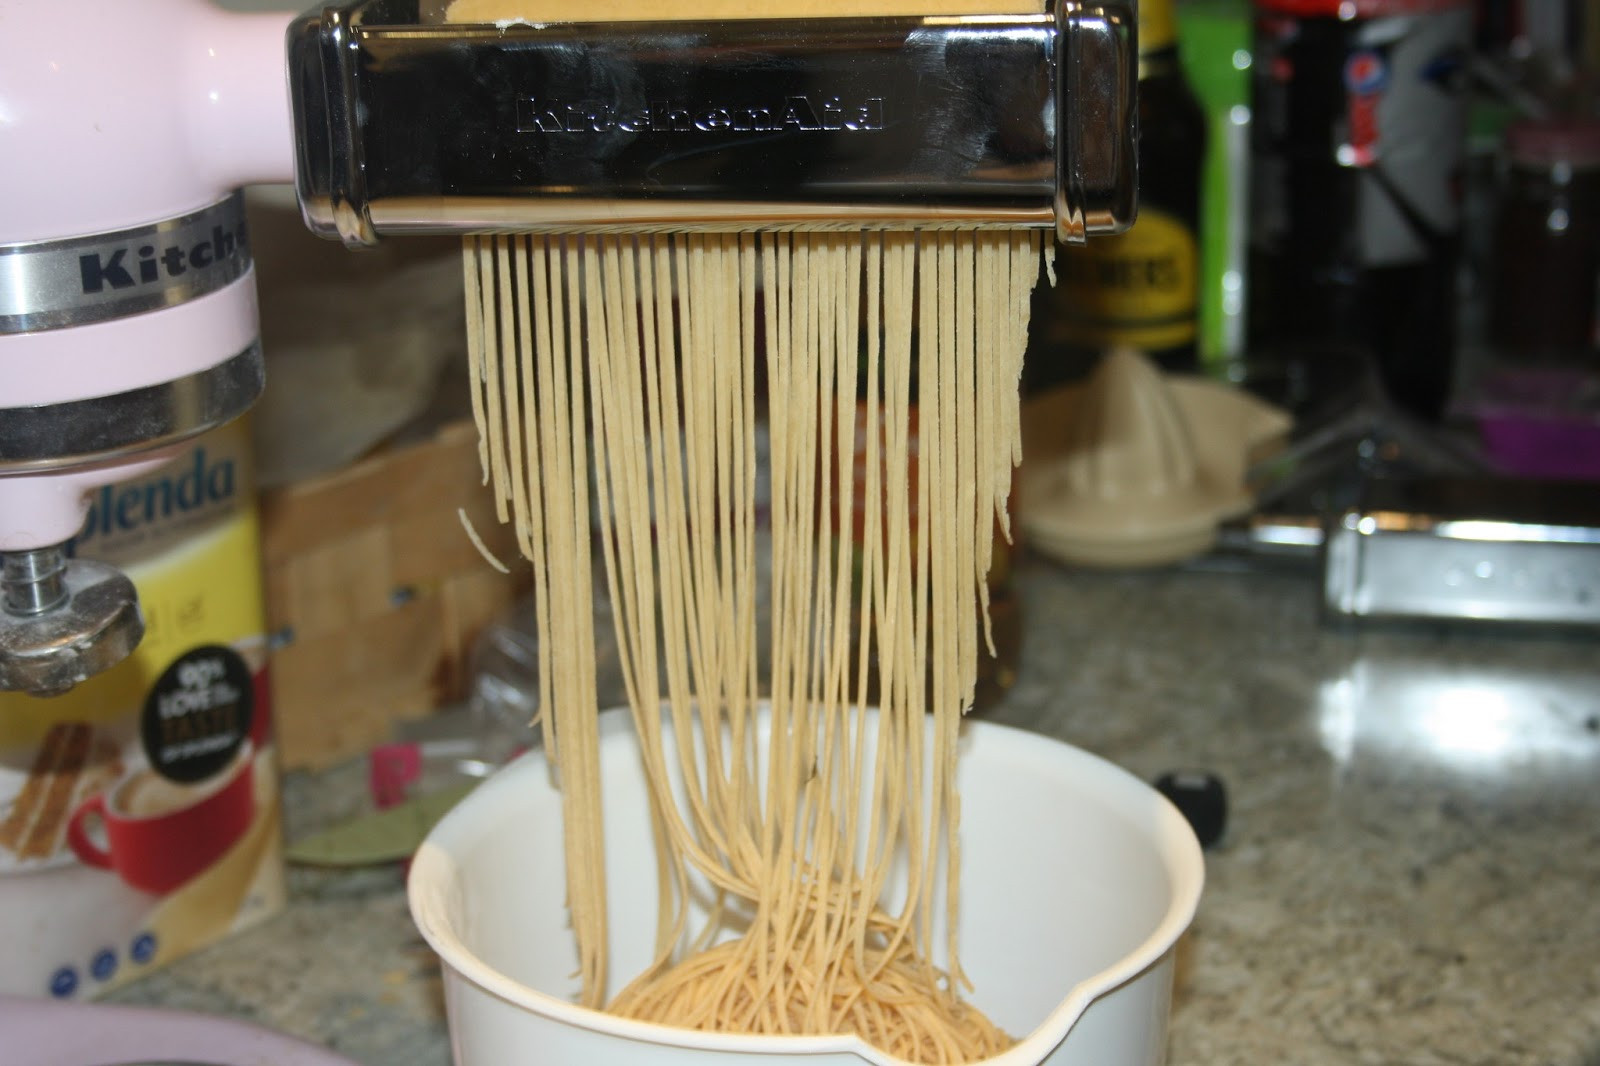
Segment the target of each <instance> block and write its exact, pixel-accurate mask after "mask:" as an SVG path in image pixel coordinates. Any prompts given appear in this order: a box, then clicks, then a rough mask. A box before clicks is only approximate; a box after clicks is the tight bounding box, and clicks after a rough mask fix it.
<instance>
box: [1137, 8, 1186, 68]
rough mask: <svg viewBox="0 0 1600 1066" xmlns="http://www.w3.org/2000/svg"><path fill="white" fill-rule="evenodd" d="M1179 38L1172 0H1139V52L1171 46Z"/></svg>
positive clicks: (1154, 50)
mask: <svg viewBox="0 0 1600 1066" xmlns="http://www.w3.org/2000/svg"><path fill="white" fill-rule="evenodd" d="M1177 39H1178V15H1177V12H1176V11H1174V10H1173V3H1172V0H1139V54H1140V55H1149V54H1150V53H1151V52H1156V51H1160V50H1161V49H1163V48H1171V47H1172V45H1173V44H1174V42H1176V41H1177Z"/></svg>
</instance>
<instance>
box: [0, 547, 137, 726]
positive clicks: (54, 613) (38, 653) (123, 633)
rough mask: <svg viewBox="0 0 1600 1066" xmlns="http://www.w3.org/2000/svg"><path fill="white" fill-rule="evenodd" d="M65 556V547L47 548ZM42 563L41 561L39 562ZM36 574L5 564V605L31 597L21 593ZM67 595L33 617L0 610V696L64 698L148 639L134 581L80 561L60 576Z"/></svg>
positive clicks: (102, 564)
mask: <svg viewBox="0 0 1600 1066" xmlns="http://www.w3.org/2000/svg"><path fill="white" fill-rule="evenodd" d="M42 551H44V552H46V553H49V552H52V551H53V552H55V553H57V554H59V553H61V551H62V548H61V546H56V547H55V548H52V549H42ZM36 561H37V560H36ZM35 569H36V568H35V567H32V566H17V567H15V568H14V567H13V565H12V564H11V561H10V559H9V557H7V558H6V561H5V565H4V570H3V572H4V574H5V585H6V588H5V600H6V602H7V604H8V605H9V604H10V602H11V601H12V599H13V596H14V595H15V597H16V598H17V600H18V601H19V602H23V603H26V602H28V600H29V599H30V596H29V595H28V593H26V592H25V591H22V590H17V589H14V588H13V585H14V582H15V583H25V581H26V580H27V575H28V574H30V573H31V572H33V571H34V570H35ZM59 579H60V581H61V582H62V584H63V585H64V591H65V596H64V597H59V598H58V599H57V602H56V603H55V604H54V605H53V606H51V607H50V608H49V609H48V610H43V611H36V612H31V613H26V614H17V613H13V612H12V611H11V610H10V609H9V608H8V609H6V610H0V690H9V691H20V692H30V693H33V694H34V695H37V696H49V695H55V694H58V693H62V692H65V691H67V690H68V689H70V688H71V687H72V686H73V685H76V684H77V683H78V682H80V681H83V680H84V679H86V678H88V677H90V676H92V675H94V674H97V673H99V672H101V671H102V670H105V669H108V668H109V667H111V666H114V665H116V664H117V663H119V662H121V661H122V660H123V659H125V658H127V657H128V654H129V653H130V652H132V651H133V649H134V648H135V647H136V646H138V643H139V641H140V639H141V638H143V636H144V618H143V616H142V615H141V614H140V613H139V602H138V594H137V593H136V592H135V591H134V587H133V582H132V581H130V580H128V577H127V576H126V575H125V574H123V573H122V572H121V571H119V570H116V569H114V568H112V567H110V566H107V565H105V564H104V563H97V562H92V561H90V560H86V559H72V560H70V561H68V562H67V563H66V567H65V570H64V571H63V572H62V573H61V574H60V575H59Z"/></svg>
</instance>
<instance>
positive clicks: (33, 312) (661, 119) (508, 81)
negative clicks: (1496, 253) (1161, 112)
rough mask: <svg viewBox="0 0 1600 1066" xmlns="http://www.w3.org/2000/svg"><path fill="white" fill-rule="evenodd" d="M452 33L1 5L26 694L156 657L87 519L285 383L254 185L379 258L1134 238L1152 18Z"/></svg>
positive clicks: (3, 228) (0, 455) (350, 12)
mask: <svg viewBox="0 0 1600 1066" xmlns="http://www.w3.org/2000/svg"><path fill="white" fill-rule="evenodd" d="M443 7H444V4H443V3H442V2H434V0H364V2H359V3H350V4H345V5H343V6H340V7H328V8H326V9H322V10H319V11H317V12H313V13H311V14H308V15H305V16H303V17H299V18H296V17H295V16H293V15H291V14H288V13H285V14H273V15H240V14H229V13H225V12H223V11H221V10H218V9H216V8H215V7H213V6H211V5H210V4H208V3H206V2H204V0H139V2H137V3H133V2H130V0H80V2H78V3H75V4H72V5H61V4H59V3H57V2H55V0H0V159H3V160H4V163H3V165H0V689H14V690H23V691H28V692H33V693H36V694H48V693H55V692H61V691H65V690H66V689H68V688H70V687H71V686H72V685H74V684H76V683H77V682H78V681H81V680H83V679H84V678H86V677H89V676H91V675H93V674H94V673H96V672H98V671H100V670H103V669H105V668H106V667H108V666H110V665H113V664H114V663H116V662H117V661H119V660H120V659H122V658H123V657H124V656H126V655H127V654H128V652H129V651H131V650H132V649H133V647H134V646H135V645H136V644H137V643H138V641H139V639H140V637H141V635H142V632H143V622H142V619H141V614H140V611H139V607H138V599H137V596H136V594H135V590H134V588H133V585H132V583H131V582H130V581H129V580H128V579H127V577H126V576H124V575H123V574H121V573H119V572H117V571H115V570H113V569H111V568H109V567H106V566H104V565H101V564H98V563H93V562H89V561H86V560H82V559H76V558H72V557H71V550H70V544H71V541H72V539H73V537H74V535H75V534H76V533H77V532H78V530H79V529H80V527H81V526H82V525H83V522H84V519H85V516H86V514H87V509H88V495H89V493H90V492H91V491H92V490H94V489H97V488H99V487H101V486H105V485H108V484H112V483H115V482H118V481H121V480H124V479H127V478H130V477H132V476H134V475H136V474H139V473H141V472H143V471H144V470H146V469H148V468H150V467H153V466H154V465H156V464H159V463H161V462H163V461H165V460H166V459H167V458H169V457H170V456H171V455H172V454H174V453H175V451H176V450H177V448H178V447H179V446H180V445H181V444H182V443H183V442H184V441H185V440H187V439H189V438H191V437H193V436H194V435H196V434H198V433H201V432H204V431H205V430H208V429H210V428H212V427H214V426H217V425H219V424H221V423H223V422H225V421H227V420H229V419H232V418H234V417H236V416H238V415H240V414H241V413H243V412H244V411H245V410H246V409H247V408H248V407H249V406H250V405H251V403H252V402H253V401H254V400H255V399H256V397H257V396H258V395H259V393H260V391H261V389H262V387H263V384H264V380H265V374H264V364H263V359H262V352H261V347H260V343H259V340H258V336H257V308H256V297H255V267H254V264H253V262H252V259H251V253H250V243H249V235H248V233H247V231H246V227H245V222H244V210H243V201H242V196H241V194H240V192H239V190H240V189H241V188H242V187H243V186H246V185H249V184H252V183H290V182H292V183H294V184H295V185H296V188H297V192H298V194H299V198H300V203H301V206H302V211H303V214H304V217H305V220H306V223H307V225H308V226H310V228H311V229H313V230H314V231H316V232H318V233H320V234H322V235H324V236H329V237H338V238H341V239H343V240H344V241H345V242H346V243H347V244H350V245H352V246H359V245H366V244H371V243H373V242H375V241H376V240H378V239H379V238H380V237H381V236H385V235H389V234H410V233H441V232H450V233H462V234H467V233H484V232H530V231H545V232H560V231H572V230H582V229H596V228H602V227H610V228H613V229H620V230H629V231H636V230H645V229H650V228H658V229H659V228H672V229H706V228H719V227H720V228H748V227H750V226H755V225H773V224H787V225H795V224H803V223H806V222H817V221H827V222H831V223H840V222H847V223H849V224H853V225H859V226H907V225H914V224H920V223H925V222H937V223H943V224H954V225H979V226H981V225H1005V226H1016V225H1026V226H1036V227H1039V228H1049V229H1053V230H1055V231H1056V233H1057V235H1058V236H1059V237H1060V239H1063V240H1070V241H1078V240H1082V239H1084V238H1085V236H1086V235H1088V234H1093V233H1110V232H1118V231H1120V230H1122V229H1124V228H1126V226H1127V225H1129V224H1130V223H1131V221H1132V218H1133V213H1134V189H1135V186H1136V175H1135V155H1134V136H1135V129H1134V120H1133V115H1134V85H1135V80H1136V73H1137V64H1136V58H1135V57H1136V55H1137V51H1136V48H1135V42H1134V40H1133V23H1134V19H1133V15H1132V10H1131V6H1130V5H1129V4H1127V3H1124V2H1116V0H1107V2H1104V3H1092V4H1084V3H1078V2H1076V0H1059V2H1058V3H1057V4H1056V5H1055V8H1054V10H1053V11H1051V12H1049V13H1046V14H1043V15H1016V16H960V17H948V18H931V17H930V18H912V17H893V18H852V19H828V20H811V21H805V22H798V21H786V20H770V19H764V20H750V21H748V22H738V21H736V22H721V23H660V22H657V23H606V24H587V25H580V24H542V25H538V26H534V25H530V24H526V23H516V24H507V25H488V26H485V25H479V26H467V25H460V26H455V25H444V24H443ZM130 506H131V505H130Z"/></svg>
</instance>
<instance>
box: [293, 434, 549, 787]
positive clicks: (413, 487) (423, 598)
mask: <svg viewBox="0 0 1600 1066" xmlns="http://www.w3.org/2000/svg"><path fill="white" fill-rule="evenodd" d="M458 511H463V512H465V513H466V515H467V516H468V519H469V520H470V521H471V522H472V524H473V528H474V529H476V531H477V532H478V534H479V535H480V537H481V538H482V539H483V541H484V543H485V545H486V547H487V548H488V550H489V551H490V552H491V553H493V554H494V556H495V557H496V558H498V559H499V560H501V561H502V562H503V563H504V564H505V565H506V566H507V567H508V568H509V569H510V571H511V572H510V574H503V573H501V572H500V571H498V570H496V569H495V568H494V567H493V566H491V565H490V564H489V563H488V562H487V561H486V560H485V559H484V557H483V556H482V554H480V553H479V551H478V550H477V548H475V547H474V546H473V544H472V542H471V540H470V539H469V537H468V536H467V533H466V531H465V529H463V527H462V523H461V518H460V516H459V514H458ZM262 536H263V543H264V552H265V561H266V574H267V610H268V617H269V624H270V628H271V632H272V633H273V643H274V650H273V658H272V676H273V692H274V700H275V704H276V706H277V708H278V727H277V736H278V741H279V744H280V745H281V748H282V752H283V762H284V765H285V767H287V768H291V769H298V768H317V767H324V766H328V765H330V764H333V763H336V762H339V761H341V760H344V759H348V758H353V757H358V756H362V755H365V754H366V753H367V752H368V751H370V750H371V749H372V748H373V747H374V746H375V745H378V744H383V743H386V742H388V741H390V740H392V739H393V733H394V726H395V723H396V721H398V720H403V719H414V718H419V717H421V716H423V715H426V714H428V713H429V712H430V711H432V710H434V709H436V708H439V707H442V706H445V705H448V704H450V703H452V702H455V701H457V700H459V699H461V698H462V697H463V696H464V695H465V693H466V686H467V682H468V671H469V658H470V655H471V651H472V644H473V641H474V640H475V639H476V637H477V635H478V633H479V632H480V631H481V630H482V629H483V628H484V626H486V625H487V624H488V623H490V622H491V621H493V620H494V619H496V618H497V617H499V616H500V615H501V614H503V613H504V612H505V611H506V610H507V609H508V608H509V607H510V606H511V605H512V604H513V603H514V602H515V601H516V600H517V598H518V597H519V596H521V595H523V594H524V593H525V592H526V591H527V590H528V589H529V588H530V587H531V584H532V575H531V572H530V570H529V568H528V566H527V565H526V564H525V563H524V562H523V561H522V557H521V555H520V554H519V553H518V551H517V547H516V542H515V538H514V536H513V535H512V533H511V531H510V529H509V528H507V527H505V526H502V525H501V524H500V522H499V521H498V519H497V518H496V517H495V508H494V497H493V494H492V493H491V492H490V490H489V489H488V488H487V487H485V486H484V485H483V477H482V472H481V469H480V467H479V464H478V434H477V430H476V428H475V427H474V426H473V425H472V424H471V423H470V422H453V423H451V424H449V425H447V426H445V427H444V428H443V429H440V430H438V431H437V432H436V433H435V434H434V435H432V436H431V437H429V438H428V439H426V440H424V441H421V442H420V443H415V444H411V445H408V446H405V447H397V448H393V449H390V450H386V451H384V452H381V453H379V454H376V455H373V456H371V457H369V458H367V459H364V460H362V461H360V462H358V463H355V464H353V465H351V466H349V467H347V468H345V469H342V470H340V471H338V472H336V473H333V474H329V475H326V476H323V477H317V478H312V479H309V480H307V481H304V482H300V483H296V484H294V485H290V486H288V487H286V488H283V489H275V490H273V491H271V492H268V493H266V494H265V495H264V496H263V499H262Z"/></svg>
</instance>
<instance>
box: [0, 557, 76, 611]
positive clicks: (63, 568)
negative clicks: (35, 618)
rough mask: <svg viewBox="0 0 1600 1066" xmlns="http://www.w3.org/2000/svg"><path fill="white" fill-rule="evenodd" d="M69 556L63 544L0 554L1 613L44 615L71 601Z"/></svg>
mask: <svg viewBox="0 0 1600 1066" xmlns="http://www.w3.org/2000/svg"><path fill="white" fill-rule="evenodd" d="M66 573H67V553H66V552H65V551H64V550H63V549H62V546H61V545H59V544H52V545H51V546H49V547H47V548H33V549H31V550H25V551H17V552H10V553H8V554H5V555H0V610H3V611H4V612H5V613H7V614H11V615H15V616H17V617H18V618H27V617H29V616H31V615H36V614H43V613H44V612H45V611H48V610H51V609H52V608H54V607H58V606H60V605H61V604H62V603H63V602H65V600H66V598H67V580H66Z"/></svg>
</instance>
